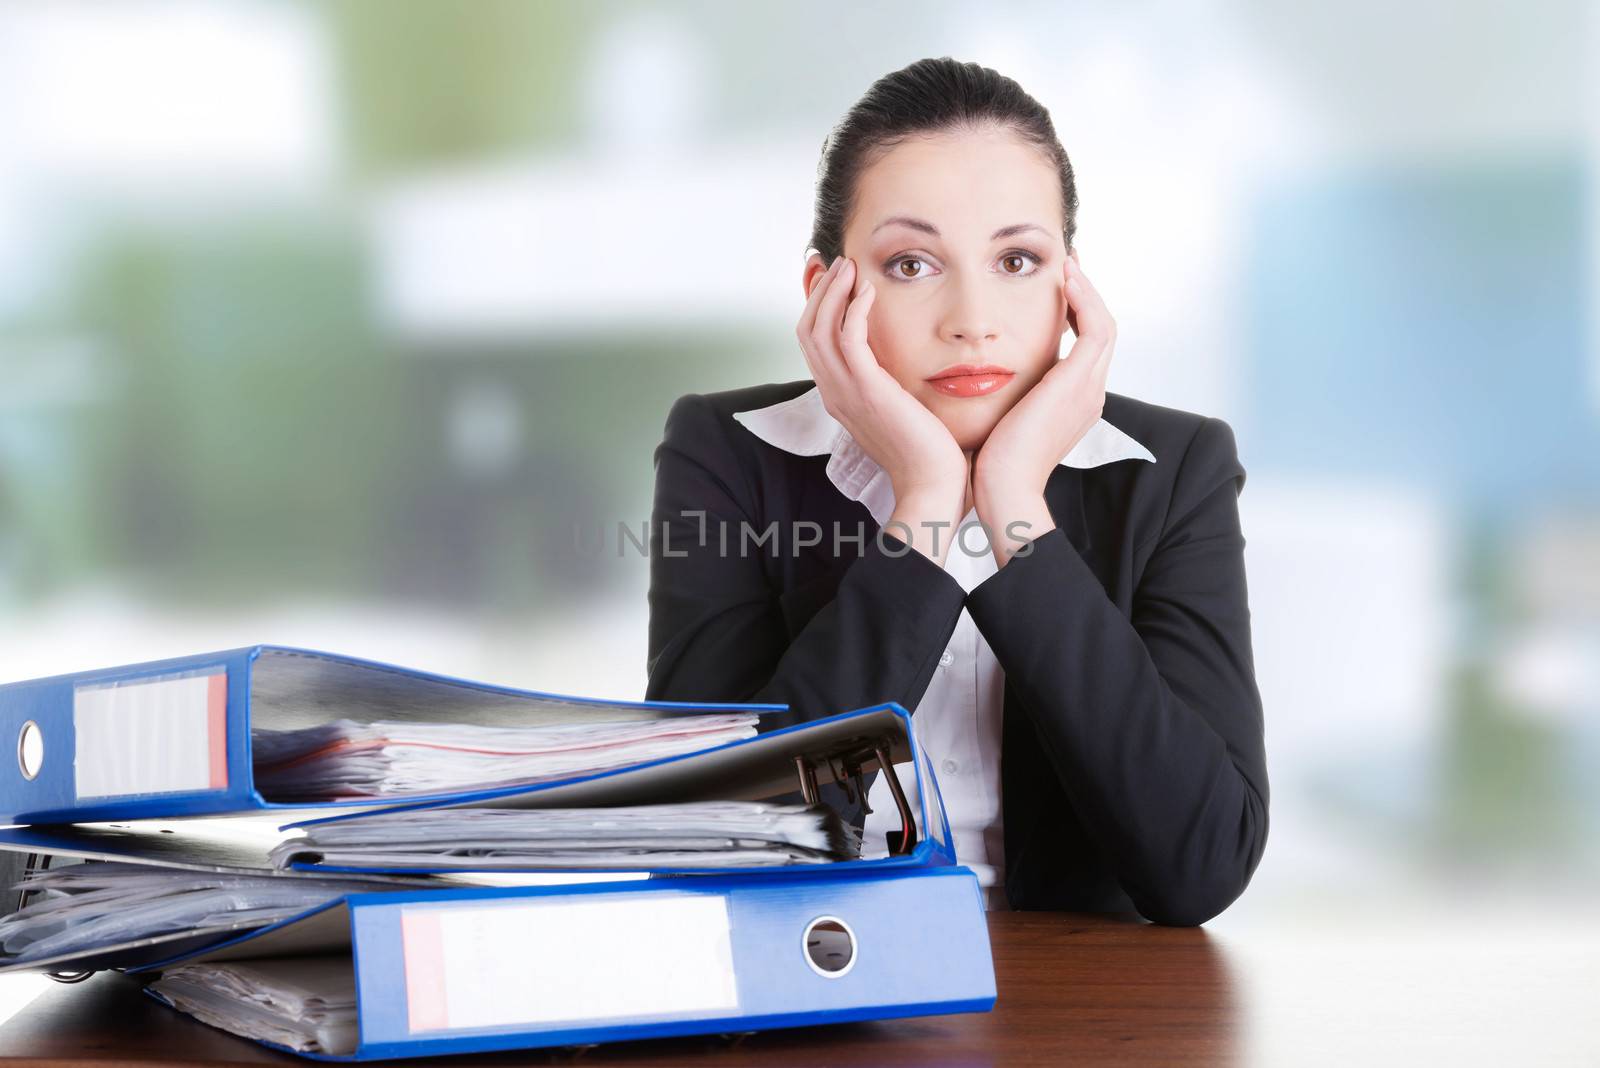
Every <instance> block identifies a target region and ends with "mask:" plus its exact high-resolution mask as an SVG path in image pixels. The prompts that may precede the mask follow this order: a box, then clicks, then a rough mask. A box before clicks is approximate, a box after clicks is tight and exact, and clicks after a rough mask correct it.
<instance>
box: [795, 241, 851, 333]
mask: <svg viewBox="0 0 1600 1068" xmlns="http://www.w3.org/2000/svg"><path fill="white" fill-rule="evenodd" d="M843 259H844V257H842V256H841V257H839V258H837V259H835V260H834V261H833V263H832V264H831V265H829V267H828V269H827V270H826V271H823V272H822V277H821V278H819V279H818V280H817V284H816V285H814V286H812V287H811V295H810V296H809V297H807V298H806V306H805V310H804V311H802V312H801V313H800V322H799V323H798V324H796V326H795V333H796V334H799V335H801V336H803V337H809V336H810V335H811V330H812V327H813V326H814V325H815V324H816V321H817V306H818V305H820V304H821V303H822V298H823V296H824V295H826V294H827V292H828V279H830V278H832V277H833V272H834V271H836V270H838V269H839V264H840V263H841V262H843Z"/></svg>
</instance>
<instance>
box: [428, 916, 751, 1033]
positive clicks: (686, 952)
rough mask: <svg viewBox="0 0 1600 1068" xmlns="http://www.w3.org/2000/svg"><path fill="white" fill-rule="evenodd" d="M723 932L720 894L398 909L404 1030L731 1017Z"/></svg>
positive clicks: (734, 1002) (726, 925)
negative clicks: (403, 995) (707, 1016)
mask: <svg viewBox="0 0 1600 1068" xmlns="http://www.w3.org/2000/svg"><path fill="white" fill-rule="evenodd" d="M731 930H732V925H731V923H730V921H729V918H728V901H727V898H726V897H724V896H722V895H720V894H691V893H683V894H668V893H662V894H647V895H639V894H629V895H626V896H623V895H592V896H591V895H584V896H583V897H580V898H578V899H574V898H571V897H568V898H562V899H555V898H552V899H551V900H549V901H543V902H537V903H530V902H528V901H526V900H524V901H512V902H508V903H506V904H503V905H502V904H496V905H494V906H491V907H485V906H482V905H480V906H477V907H475V908H461V907H459V906H457V907H451V906H449V905H438V906H407V907H406V908H404V909H403V910H402V911H401V914H400V932H401V941H402V944H403V958H404V961H405V977H406V1012H407V1024H408V1027H409V1029H410V1030H411V1032H412V1033H413V1034H415V1033H417V1032H421V1031H441V1030H457V1029H479V1028H494V1027H525V1026H528V1025H535V1024H537V1025H550V1024H561V1023H581V1022H588V1021H603V1020H617V1019H623V1018H628V1019H634V1020H637V1019H640V1018H650V1017H654V1018H660V1017H674V1016H686V1015H703V1014H707V1013H723V1012H733V1011H735V1010H737V1009H738V1007H739V990H738V985H737V983H736V982H735V979H734V970H733V944H732V939H731Z"/></svg>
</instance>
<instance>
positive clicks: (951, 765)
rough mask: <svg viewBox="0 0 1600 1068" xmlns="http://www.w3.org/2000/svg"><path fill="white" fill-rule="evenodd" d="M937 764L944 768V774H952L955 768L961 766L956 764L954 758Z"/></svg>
mask: <svg viewBox="0 0 1600 1068" xmlns="http://www.w3.org/2000/svg"><path fill="white" fill-rule="evenodd" d="M939 766H940V767H941V768H943V769H944V771H945V774H946V775H954V774H955V773H956V770H957V769H958V768H960V767H961V765H960V764H957V763H956V762H955V761H954V760H946V761H945V762H944V763H943V764H940V765H939Z"/></svg>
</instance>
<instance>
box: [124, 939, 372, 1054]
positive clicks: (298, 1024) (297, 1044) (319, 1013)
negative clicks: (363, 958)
mask: <svg viewBox="0 0 1600 1068" xmlns="http://www.w3.org/2000/svg"><path fill="white" fill-rule="evenodd" d="M150 989H151V990H152V991H154V992H155V993H157V994H160V995H161V996H162V997H164V998H166V999H167V1000H168V1001H170V1002H171V1003H172V1004H173V1005H174V1006H175V1007H177V1008H179V1009H182V1010H183V1011H184V1012H187V1013H189V1014H190V1015H191V1016H194V1017H196V1018H197V1019H199V1020H201V1021H203V1022H205V1023H208V1024H210V1025H211V1026H213V1027H220V1028H221V1029H222V1030H224V1031H230V1032H232V1033H233V1034H236V1035H243V1036H244V1037H245V1038H254V1039H259V1040H261V1041H264V1042H275V1043H277V1044H278V1045H280V1046H287V1047H289V1048H290V1049H292V1050H297V1051H299V1052H301V1053H328V1054H334V1055H340V1054H350V1053H354V1052H355V1048H356V1044H357V1041H358V1039H359V1037H360V1028H359V1025H358V1023H357V1018H356V977H355V968H354V966H353V965H352V963H351V961H350V957H349V956H348V955H344V956H337V957H287V958H282V959H277V960H257V961H250V962H248V963H215V964H178V965H175V966H173V967H171V968H167V969H164V970H163V971H162V973H161V978H159V979H157V980H156V981H155V982H153V983H151V984H150Z"/></svg>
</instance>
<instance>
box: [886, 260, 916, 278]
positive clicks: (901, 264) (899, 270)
mask: <svg viewBox="0 0 1600 1068" xmlns="http://www.w3.org/2000/svg"><path fill="white" fill-rule="evenodd" d="M921 262H922V260H920V259H918V258H917V257H916V256H901V257H900V258H899V259H897V260H891V261H890V263H889V266H890V267H891V268H893V269H894V273H895V274H896V275H897V276H898V277H900V278H921V277H922V275H923V272H922V271H920V270H916V271H911V270H907V268H906V265H907V264H911V263H921Z"/></svg>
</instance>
